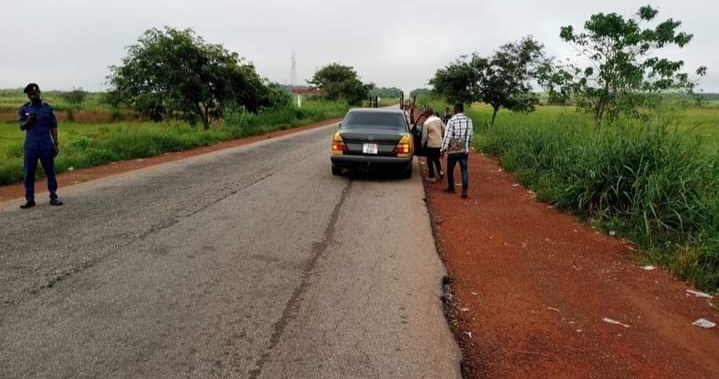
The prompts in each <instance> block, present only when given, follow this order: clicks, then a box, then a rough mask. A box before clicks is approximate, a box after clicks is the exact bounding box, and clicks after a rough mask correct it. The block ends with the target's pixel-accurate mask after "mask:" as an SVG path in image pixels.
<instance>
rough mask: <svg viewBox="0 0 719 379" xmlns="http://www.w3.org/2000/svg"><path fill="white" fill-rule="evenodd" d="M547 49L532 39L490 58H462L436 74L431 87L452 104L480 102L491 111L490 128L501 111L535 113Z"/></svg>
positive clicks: (496, 53) (473, 56) (507, 45)
mask: <svg viewBox="0 0 719 379" xmlns="http://www.w3.org/2000/svg"><path fill="white" fill-rule="evenodd" d="M545 62H546V59H545V57H544V46H543V45H542V44H540V43H539V42H537V41H535V40H534V39H532V38H531V37H526V38H524V39H522V40H521V41H519V42H514V43H508V44H506V45H503V46H502V47H500V49H499V50H498V51H496V52H495V53H494V55H492V56H491V57H489V58H485V57H482V56H479V55H477V54H473V55H472V56H471V57H467V56H462V57H460V59H458V60H457V61H455V62H454V63H452V64H450V65H448V66H447V67H445V68H444V69H440V70H437V73H436V74H435V76H434V78H433V79H432V80H430V84H432V85H433V86H434V90H435V91H436V92H437V93H440V94H442V95H444V96H445V97H447V100H449V101H451V102H463V103H471V102H474V101H481V102H484V103H487V104H489V105H490V106H491V107H492V120H491V125H494V122H495V120H496V118H497V113H498V112H499V110H500V109H501V108H506V109H509V110H512V111H519V112H532V111H534V107H535V105H536V104H537V103H539V99H538V98H537V95H536V94H534V93H533V92H532V86H531V81H532V80H534V79H536V78H537V76H538V73H539V72H540V68H541V67H542V65H543V64H545Z"/></svg>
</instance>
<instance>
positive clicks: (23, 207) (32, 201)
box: [20, 200, 35, 209]
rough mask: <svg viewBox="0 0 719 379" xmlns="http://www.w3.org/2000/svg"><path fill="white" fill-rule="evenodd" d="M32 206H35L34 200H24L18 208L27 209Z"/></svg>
mask: <svg viewBox="0 0 719 379" xmlns="http://www.w3.org/2000/svg"><path fill="white" fill-rule="evenodd" d="M34 206H35V200H30V201H28V202H26V203H25V204H23V205H21V206H20V208H21V209H28V208H32V207H34Z"/></svg>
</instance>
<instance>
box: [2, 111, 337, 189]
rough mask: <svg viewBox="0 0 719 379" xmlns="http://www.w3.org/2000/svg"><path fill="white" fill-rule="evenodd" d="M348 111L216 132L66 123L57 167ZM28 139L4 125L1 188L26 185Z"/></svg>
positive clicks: (234, 118) (247, 119)
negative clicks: (20, 183)
mask: <svg viewBox="0 0 719 379" xmlns="http://www.w3.org/2000/svg"><path fill="white" fill-rule="evenodd" d="M348 109H349V106H348V105H347V103H344V102H324V101H306V102H304V103H303V106H302V108H301V109H297V108H294V107H288V108H284V109H278V110H269V111H265V112H262V113H260V114H251V113H241V112H227V113H228V114H227V115H226V117H225V120H224V122H222V123H219V124H217V125H215V126H214V127H213V128H211V129H210V130H204V129H203V128H202V127H201V126H196V127H193V126H190V125H189V124H187V123H184V122H163V123H153V122H132V123H130V122H118V123H107V124H86V123H74V122H63V123H60V125H59V127H58V132H59V140H60V148H61V154H60V156H58V158H57V160H56V166H57V167H56V168H57V171H58V172H63V171H67V170H68V169H70V168H73V169H75V168H83V167H90V166H96V165H99V164H104V163H108V162H114V161H121V160H127V159H135V158H144V157H150V156H155V155H160V154H162V153H165V152H169V151H179V150H185V149H190V148H193V147H198V146H206V145H210V144H213V143H216V142H219V141H224V140H230V139H235V138H241V137H245V136H250V135H257V134H262V133H266V132H270V131H273V130H280V129H288V128H291V127H294V126H300V125H306V124H310V123H313V122H317V121H321V120H326V119H329V118H338V117H342V116H343V115H344V114H345V113H346V112H347V110H348ZM23 140H24V132H22V131H20V129H19V127H18V125H17V123H14V122H9V123H0V185H2V184H12V183H18V182H21V181H22V176H23V175H22V166H23V158H22V157H23V147H22V146H23Z"/></svg>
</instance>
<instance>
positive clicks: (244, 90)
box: [108, 27, 274, 128]
mask: <svg viewBox="0 0 719 379" xmlns="http://www.w3.org/2000/svg"><path fill="white" fill-rule="evenodd" d="M110 69H111V72H112V73H111V75H110V76H109V77H108V79H109V81H110V84H111V87H112V88H111V91H110V92H111V94H110V96H109V98H110V99H112V100H113V101H114V102H116V103H127V104H128V105H130V106H131V107H132V108H134V109H135V110H136V111H138V112H140V113H141V114H143V115H145V116H148V117H150V118H152V119H153V120H156V121H159V120H162V119H163V118H166V117H170V116H178V117H181V118H184V119H186V120H187V121H189V122H190V123H192V124H195V123H196V122H197V121H198V120H200V121H201V122H202V124H203V125H204V126H205V128H209V126H210V124H211V123H212V122H214V121H215V120H217V119H218V118H220V117H222V112H223V110H224V107H225V106H226V105H227V104H228V103H230V102H232V103H235V104H237V105H239V106H241V107H243V108H245V109H246V110H248V111H251V112H256V111H258V110H260V109H261V108H263V107H267V106H271V105H273V104H272V100H273V97H274V95H273V91H272V90H271V89H270V88H269V87H268V86H267V83H266V81H265V80H263V79H261V78H260V77H259V75H258V74H257V72H256V71H255V68H254V66H253V65H252V64H250V63H247V62H245V60H244V59H243V58H240V57H239V56H238V54H237V53H234V52H229V51H227V50H225V48H224V47H222V45H217V44H208V43H205V41H204V40H203V39H202V38H201V37H199V36H197V35H195V33H194V31H193V30H192V29H185V30H177V29H174V28H169V27H166V28H165V29H164V30H158V29H154V28H153V29H150V30H148V31H146V32H145V33H144V34H143V35H142V37H140V38H139V40H138V43H137V44H136V45H133V46H130V47H129V48H128V55H127V56H126V57H125V58H124V59H123V62H122V64H121V65H120V66H112V67H111V68H110Z"/></svg>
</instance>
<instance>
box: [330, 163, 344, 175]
mask: <svg viewBox="0 0 719 379" xmlns="http://www.w3.org/2000/svg"><path fill="white" fill-rule="evenodd" d="M332 175H334V176H338V175H342V169H341V168H339V167H337V166H335V165H332Z"/></svg>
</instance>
